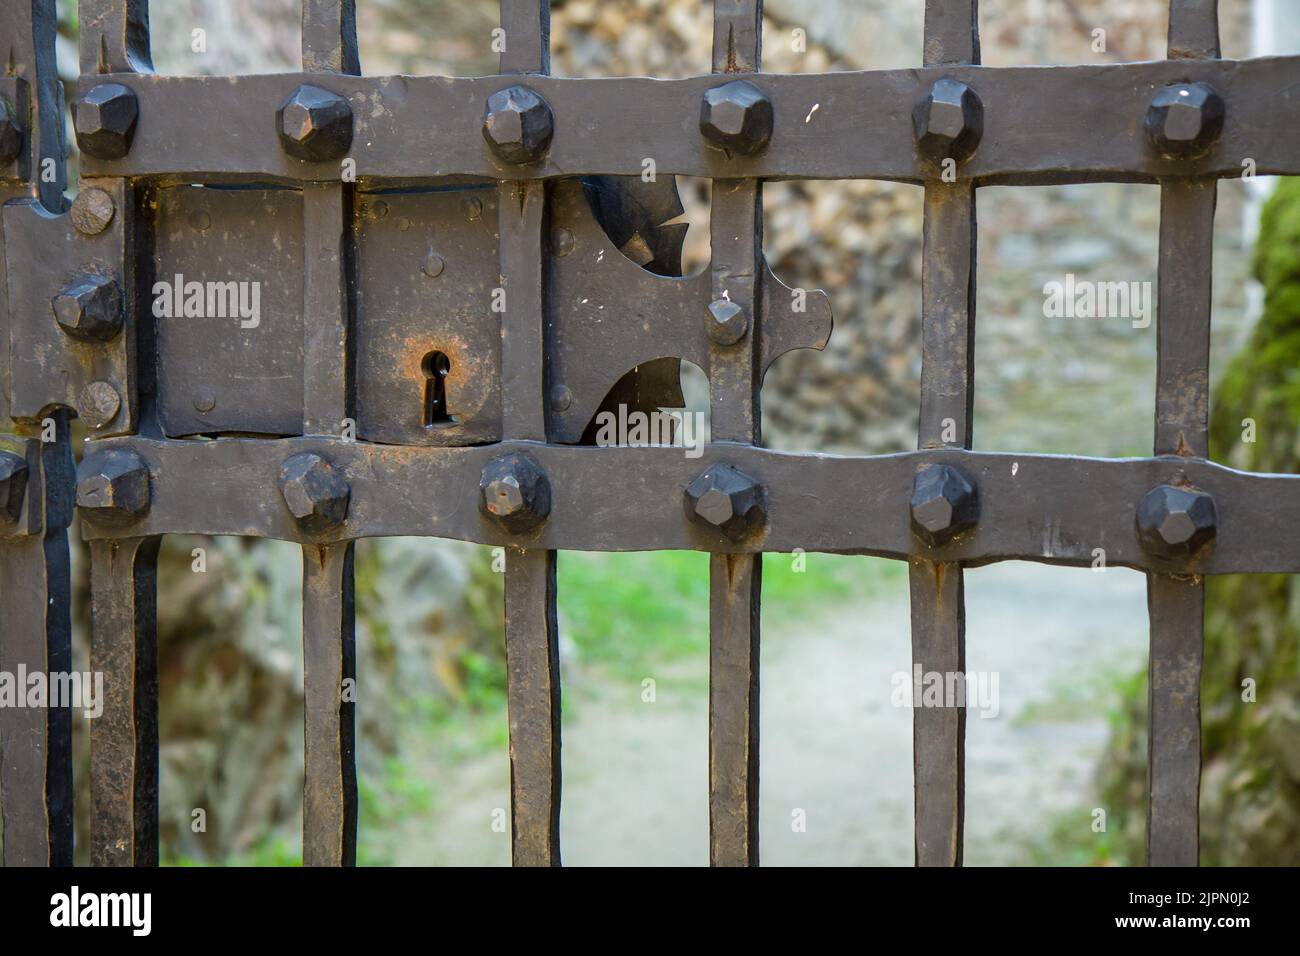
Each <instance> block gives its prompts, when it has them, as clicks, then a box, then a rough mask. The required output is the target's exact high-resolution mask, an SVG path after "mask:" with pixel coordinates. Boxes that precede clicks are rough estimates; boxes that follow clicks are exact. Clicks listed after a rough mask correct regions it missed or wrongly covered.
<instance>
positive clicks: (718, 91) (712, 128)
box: [700, 80, 773, 156]
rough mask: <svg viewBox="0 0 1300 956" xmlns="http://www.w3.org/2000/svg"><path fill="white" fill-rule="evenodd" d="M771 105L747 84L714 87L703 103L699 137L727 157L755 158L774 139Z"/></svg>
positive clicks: (754, 88)
mask: <svg viewBox="0 0 1300 956" xmlns="http://www.w3.org/2000/svg"><path fill="white" fill-rule="evenodd" d="M772 125H773V115H772V101H771V100H770V99H768V96H767V94H766V93H764V92H763V91H762V90H760V89H759V88H758V87H756V86H755V85H754V84H752V83H749V82H747V81H745V80H734V81H733V82H731V83H727V84H726V85H724V86H715V87H714V88H713V89H711V90H708V91H707V92H706V93H705V94H704V100H703V101H702V102H701V103H700V133H701V134H703V136H704V138H705V139H707V140H708V141H709V142H710V143H712V144H713V145H714V146H717V147H719V148H720V149H724V150H726V151H727V152H728V153H731V154H737V155H741V156H753V155H754V154H755V153H760V152H762V151H763V150H764V149H766V148H767V144H768V142H769V141H770V140H771V139H772Z"/></svg>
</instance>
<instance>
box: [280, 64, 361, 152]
mask: <svg viewBox="0 0 1300 956" xmlns="http://www.w3.org/2000/svg"><path fill="white" fill-rule="evenodd" d="M275 125H276V131H277V132H278V133H279V136H280V147H281V148H282V149H283V150H284V151H285V152H286V153H288V154H289V155H290V156H292V157H294V158H295V159H301V160H303V161H305V162H309V163H320V162H325V161H326V160H331V159H339V158H341V157H343V156H345V155H346V154H347V151H348V149H349V148H350V147H351V146H352V107H351V105H349V103H348V101H347V100H345V99H344V98H343V97H341V96H339V95H338V94H337V93H334V92H332V91H331V90H325V89H321V88H320V87H319V86H311V85H310V84H307V85H303V86H300V87H298V88H297V89H296V90H294V91H293V92H292V93H290V94H289V98H288V99H286V100H285V101H284V102H283V103H282V104H280V109H279V110H278V111H277V112H276V114H275Z"/></svg>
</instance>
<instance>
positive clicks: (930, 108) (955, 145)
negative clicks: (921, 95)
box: [912, 78, 984, 163]
mask: <svg viewBox="0 0 1300 956" xmlns="http://www.w3.org/2000/svg"><path fill="white" fill-rule="evenodd" d="M912 130H913V133H914V134H915V136H916V147H917V149H919V150H920V151H921V153H922V155H924V156H926V157H927V158H929V159H931V160H933V161H934V162H936V163H941V162H943V161H944V160H945V159H955V160H957V161H958V162H961V161H962V160H963V159H966V158H967V157H969V156H970V155H971V154H972V153H973V152H975V148H976V147H977V146H979V144H980V139H981V138H982V137H983V136H984V104H983V103H982V102H980V98H979V94H978V93H976V92H975V91H974V90H972V89H971V88H970V87H969V86H967V85H966V84H965V83H962V82H961V81H960V80H953V79H948V78H944V79H942V80H938V81H937V82H935V84H934V86H933V87H931V88H930V92H929V93H928V94H926V97H925V99H923V100H921V102H919V103H917V104H916V108H915V109H913V110H912Z"/></svg>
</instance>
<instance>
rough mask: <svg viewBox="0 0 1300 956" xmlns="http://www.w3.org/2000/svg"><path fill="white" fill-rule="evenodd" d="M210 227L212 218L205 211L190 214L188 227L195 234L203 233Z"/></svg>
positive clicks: (195, 211)
mask: <svg viewBox="0 0 1300 956" xmlns="http://www.w3.org/2000/svg"><path fill="white" fill-rule="evenodd" d="M211 226H212V217H211V216H210V215H208V212H207V210H206V209H196V210H194V211H193V212H192V213H190V227H191V228H192V229H194V230H195V231H196V232H204V231H206V230H207V229H208V228H210V227H211Z"/></svg>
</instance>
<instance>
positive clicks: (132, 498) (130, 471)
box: [77, 448, 149, 524]
mask: <svg viewBox="0 0 1300 956" xmlns="http://www.w3.org/2000/svg"><path fill="white" fill-rule="evenodd" d="M77 507H78V508H80V509H81V513H82V515H83V516H85V517H87V518H90V519H91V520H93V521H97V522H102V523H105V524H109V523H119V524H125V523H129V522H131V521H134V520H136V519H137V518H139V517H141V516H142V515H143V514H144V513H145V512H146V511H148V510H149V466H148V465H146V464H145V463H144V460H143V459H142V458H141V457H140V456H139V455H137V454H136V453H135V452H133V451H129V450H127V449H125V448H115V449H109V450H108V451H101V452H95V453H93V454H90V455H87V456H86V457H85V458H84V459H82V462H81V465H80V466H78V468H77Z"/></svg>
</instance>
